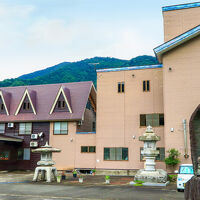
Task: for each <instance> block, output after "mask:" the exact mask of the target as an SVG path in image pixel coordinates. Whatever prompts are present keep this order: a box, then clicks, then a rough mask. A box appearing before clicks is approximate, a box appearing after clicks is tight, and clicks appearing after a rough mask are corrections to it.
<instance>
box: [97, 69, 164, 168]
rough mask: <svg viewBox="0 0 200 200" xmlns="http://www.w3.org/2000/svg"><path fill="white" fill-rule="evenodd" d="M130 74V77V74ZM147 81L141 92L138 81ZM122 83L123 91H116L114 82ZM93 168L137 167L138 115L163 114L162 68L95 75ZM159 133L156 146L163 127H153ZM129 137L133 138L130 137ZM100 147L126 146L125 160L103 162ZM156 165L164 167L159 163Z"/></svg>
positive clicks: (138, 149) (140, 85) (139, 143)
mask: <svg viewBox="0 0 200 200" xmlns="http://www.w3.org/2000/svg"><path fill="white" fill-rule="evenodd" d="M133 74H134V77H133V76H132V75H133ZM143 80H150V84H151V91H150V92H143V89H142V88H143V87H142V81H143ZM122 81H124V82H125V93H118V92H117V84H118V82H122ZM97 91H98V92H97V134H96V139H97V140H96V145H97V155H96V159H97V162H96V167H97V168H104V169H105V168H106V169H139V168H143V162H140V147H142V146H143V143H142V142H140V141H139V140H138V138H139V136H140V135H142V134H143V132H144V131H145V128H144V127H142V128H141V127H140V124H139V123H140V120H139V116H140V114H150V113H163V87H162V69H158V68H157V69H145V70H131V71H118V72H99V73H98V74H97ZM154 130H155V132H156V133H157V134H158V135H159V136H161V141H160V142H158V145H157V146H158V147H164V136H163V127H162V126H161V127H156V128H154ZM133 136H135V137H136V138H135V139H133ZM104 147H128V149H129V160H128V161H104V159H103V150H104ZM157 164H158V165H157V167H161V168H165V165H164V163H163V162H158V163H157Z"/></svg>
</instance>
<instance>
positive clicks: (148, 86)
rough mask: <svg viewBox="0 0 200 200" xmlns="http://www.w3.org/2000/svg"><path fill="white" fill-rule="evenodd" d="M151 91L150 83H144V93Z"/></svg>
mask: <svg viewBox="0 0 200 200" xmlns="http://www.w3.org/2000/svg"><path fill="white" fill-rule="evenodd" d="M149 91H150V81H143V92H149Z"/></svg>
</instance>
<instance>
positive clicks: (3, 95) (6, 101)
mask: <svg viewBox="0 0 200 200" xmlns="http://www.w3.org/2000/svg"><path fill="white" fill-rule="evenodd" d="M0 97H1V99H2V101H3V104H4V107H5V110H6V114H7V115H9V109H10V98H11V94H10V93H8V92H5V91H3V90H0Z"/></svg>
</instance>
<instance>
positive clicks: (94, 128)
mask: <svg viewBox="0 0 200 200" xmlns="http://www.w3.org/2000/svg"><path fill="white" fill-rule="evenodd" d="M92 131H93V132H95V131H96V122H92Z"/></svg>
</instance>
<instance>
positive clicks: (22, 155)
mask: <svg viewBox="0 0 200 200" xmlns="http://www.w3.org/2000/svg"><path fill="white" fill-rule="evenodd" d="M30 154H31V152H30V148H24V149H18V151H17V160H30Z"/></svg>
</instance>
